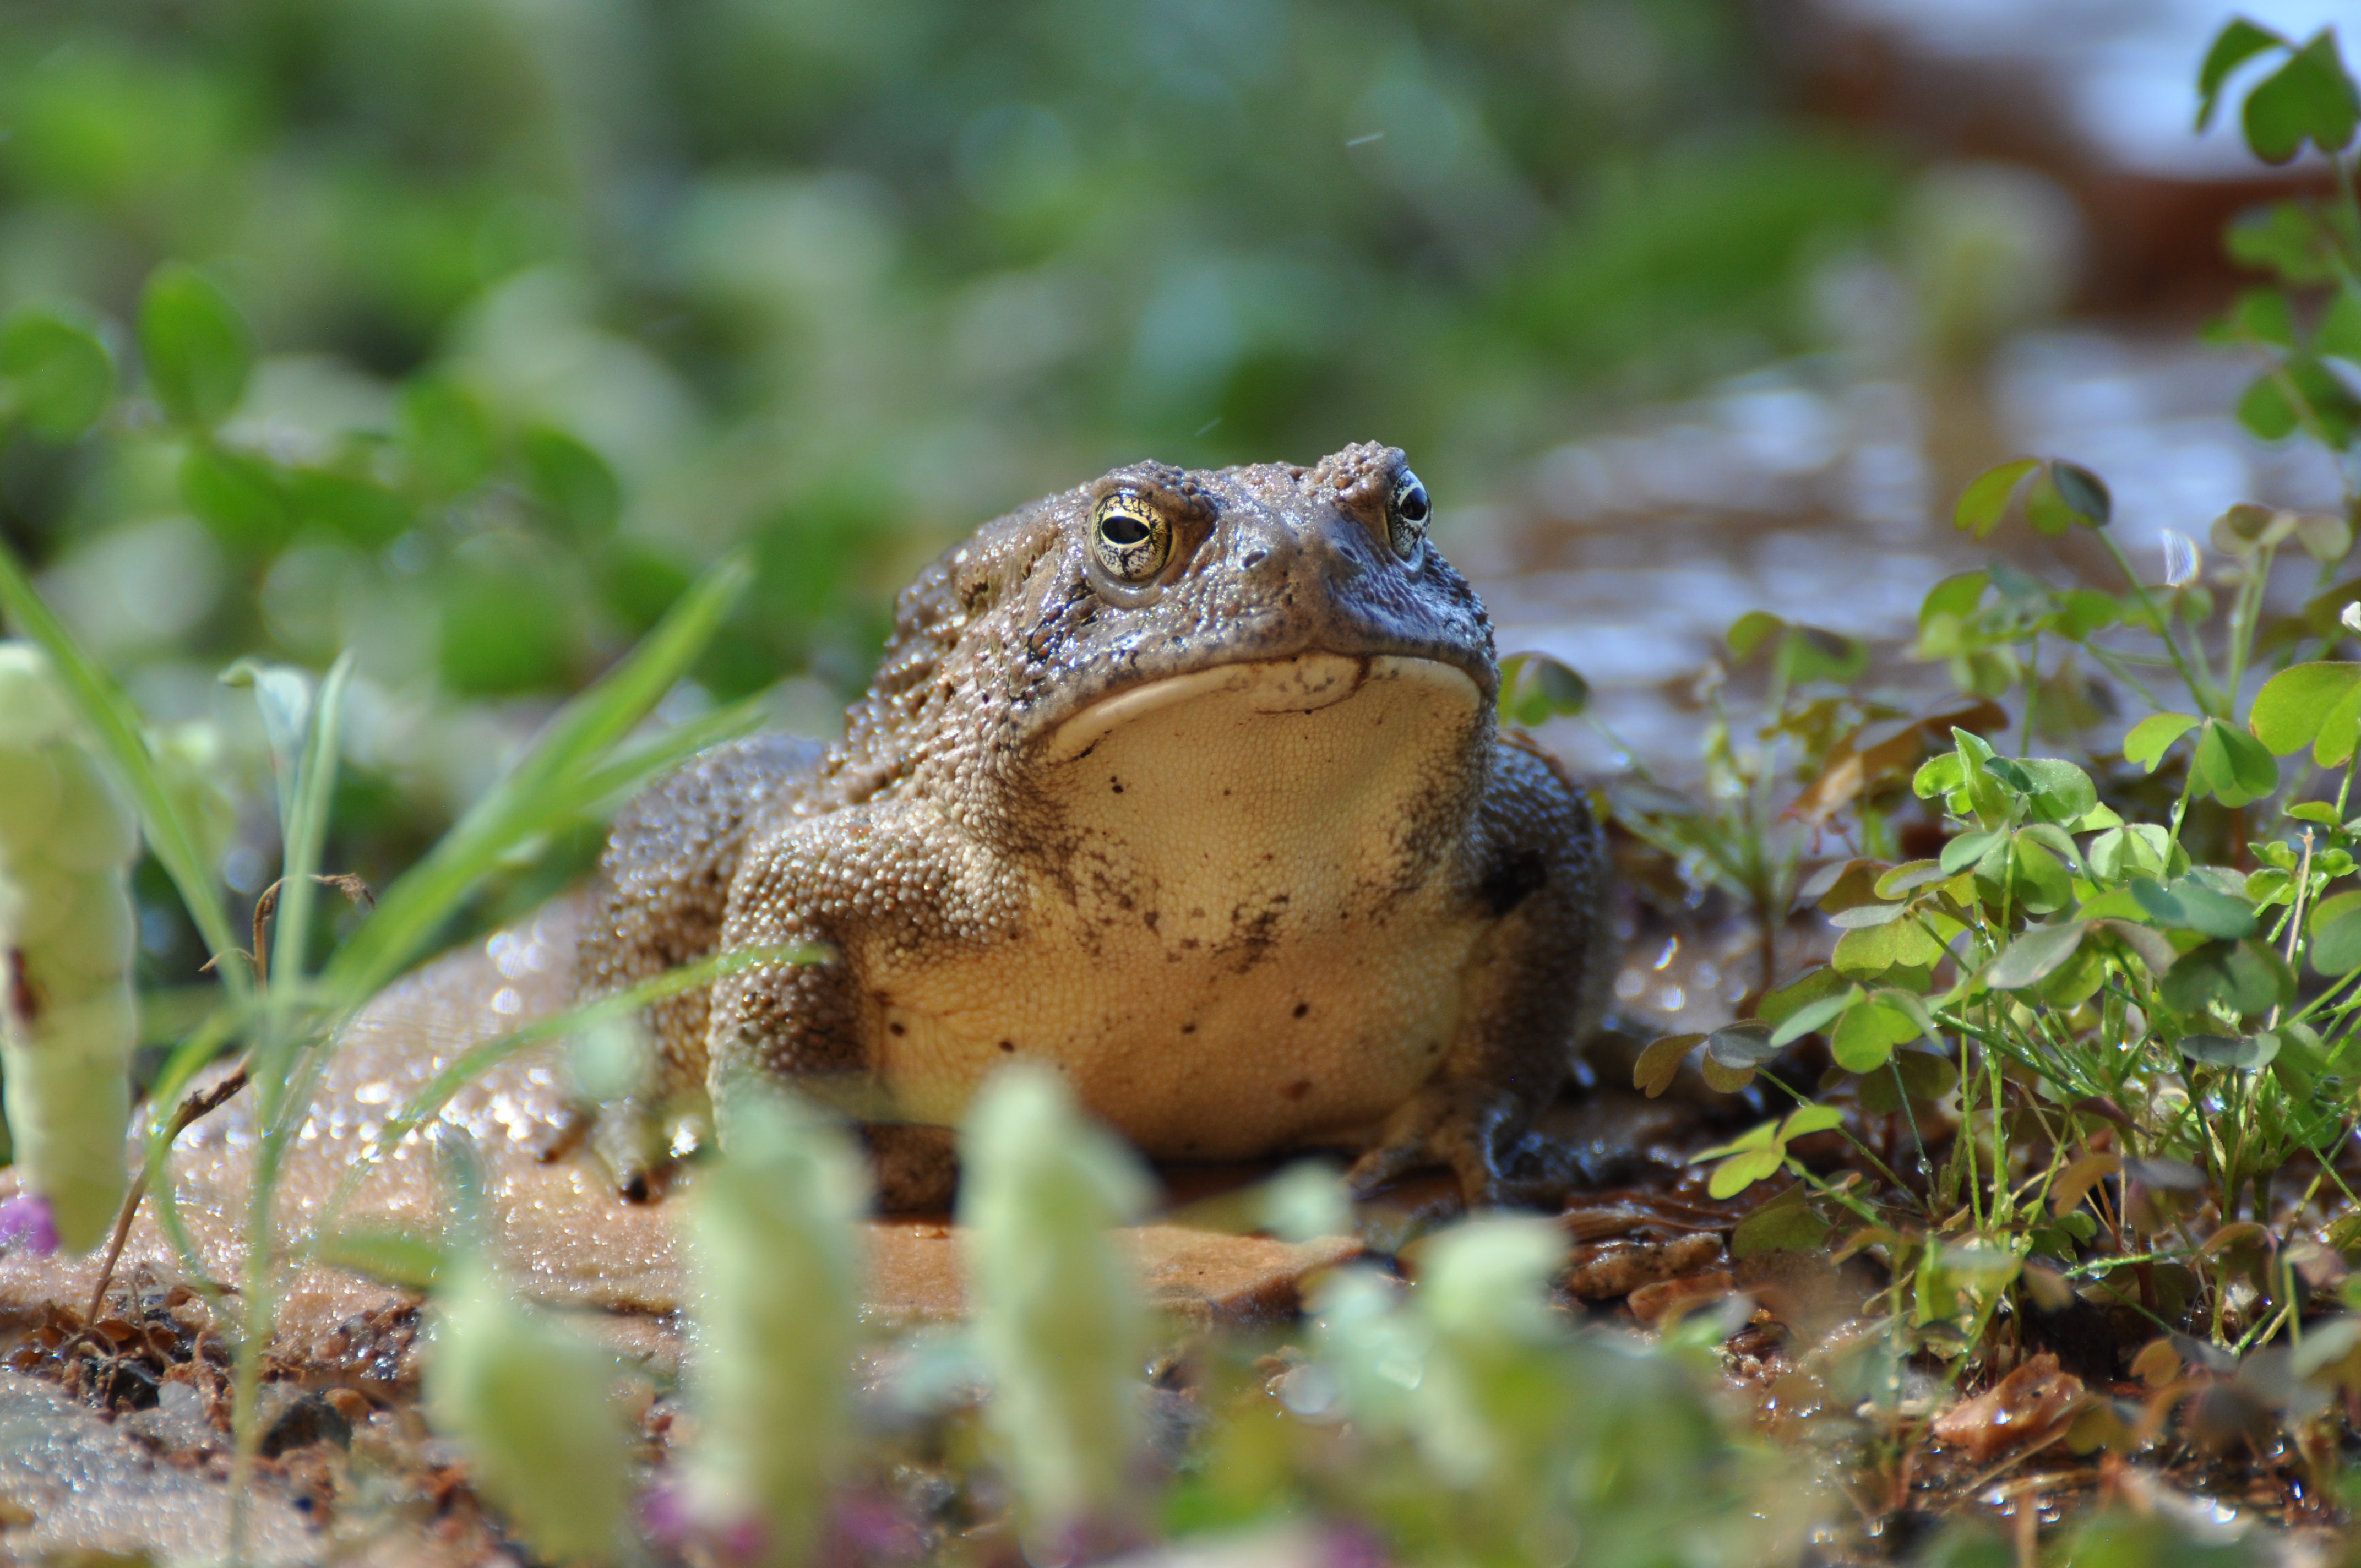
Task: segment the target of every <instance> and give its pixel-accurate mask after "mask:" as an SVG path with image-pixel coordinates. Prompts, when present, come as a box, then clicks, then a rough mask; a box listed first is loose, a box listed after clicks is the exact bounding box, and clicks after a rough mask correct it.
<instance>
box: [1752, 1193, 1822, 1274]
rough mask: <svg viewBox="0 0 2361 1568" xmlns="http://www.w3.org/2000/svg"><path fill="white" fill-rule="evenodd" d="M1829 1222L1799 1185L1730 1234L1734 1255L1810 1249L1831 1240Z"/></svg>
mask: <svg viewBox="0 0 2361 1568" xmlns="http://www.w3.org/2000/svg"><path fill="white" fill-rule="evenodd" d="M1827 1239H1828V1222H1827V1221H1826V1220H1824V1219H1822V1218H1820V1216H1819V1213H1818V1212H1817V1210H1815V1209H1814V1208H1813V1207H1812V1205H1811V1203H1810V1201H1808V1194H1807V1193H1806V1190H1805V1189H1804V1188H1803V1187H1802V1186H1801V1185H1800V1184H1799V1185H1797V1186H1794V1187H1790V1188H1788V1189H1787V1190H1785V1191H1784V1192H1782V1193H1780V1194H1779V1195H1778V1196H1777V1197H1776V1198H1773V1199H1772V1200H1771V1201H1769V1202H1766V1203H1764V1204H1763V1205H1761V1206H1760V1207H1758V1208H1756V1209H1755V1210H1754V1211H1753V1212H1751V1213H1749V1214H1748V1215H1747V1216H1746V1218H1744V1219H1742V1220H1741V1221H1739V1222H1738V1226H1737V1228H1736V1229H1735V1230H1733V1231H1731V1232H1730V1254H1731V1255H1733V1256H1736V1257H1756V1256H1759V1255H1763V1254H1764V1253H1773V1252H1809V1251H1811V1250H1812V1249H1813V1248H1814V1247H1817V1246H1818V1245H1820V1244H1821V1243H1822V1242H1823V1241H1826V1240H1827Z"/></svg>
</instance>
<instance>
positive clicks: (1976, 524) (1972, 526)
mask: <svg viewBox="0 0 2361 1568" xmlns="http://www.w3.org/2000/svg"><path fill="white" fill-rule="evenodd" d="M2039 466H2041V460H2040V459H2039V458H2037V457H2019V458H2017V459H2016V460H2015V461H2014V462H2011V463H2003V464H2001V465H2000V466H1997V467H1993V468H1987V469H1985V470H1984V471H1983V472H1982V473H1981V474H1979V475H1977V476H1976V477H1975V478H1974V479H1973V480H1971V482H1970V483H1969V485H1968V488H1966V489H1964V490H1962V491H1960V503H1959V505H1958V506H1956V507H1954V508H1953V509H1952V510H1951V526H1952V527H1954V528H1957V529H1959V530H1960V531H1962V532H1972V533H1973V534H1974V535H1975V536H1976V537H1977V538H1979V539H1982V538H1983V537H1984V536H1985V535H1986V534H1988V533H1990V532H1992V531H1993V529H1994V528H1996V527H1998V526H1999V525H2000V520H2001V517H2002V514H2004V513H2005V512H2006V511H2007V510H2008V498H2009V497H2011V496H2013V495H2015V493H2016V487H2017V483H2018V481H2020V480H2022V479H2023V478H2024V477H2026V475H2027V474H2030V473H2032V472H2033V471H2034V470H2035V469H2036V468H2038V467H2039Z"/></svg>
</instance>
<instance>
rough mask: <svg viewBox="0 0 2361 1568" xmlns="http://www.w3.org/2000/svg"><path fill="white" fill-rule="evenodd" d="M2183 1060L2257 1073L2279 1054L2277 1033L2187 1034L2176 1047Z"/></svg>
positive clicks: (2206, 1065)
mask: <svg viewBox="0 0 2361 1568" xmlns="http://www.w3.org/2000/svg"><path fill="white" fill-rule="evenodd" d="M2174 1048H2176V1049H2177V1050H2179V1051H2180V1055H2181V1057H2182V1058H2183V1059H2184V1060H2188V1061H2193V1062H2196V1063H2199V1064H2200V1065H2202V1066H2204V1067H2211V1068H2220V1069H2224V1070H2235V1071H2238V1072H2258V1071H2260V1070H2261V1069H2264V1068H2267V1067H2268V1066H2270V1065H2271V1059H2272V1058H2274V1057H2276V1056H2278V1055H2279V1036H2276V1035H2244V1036H2236V1037H2235V1038H2234V1037H2232V1036H2228V1035H2184V1036H2181V1037H2180V1040H2179V1041H2178V1042H2176V1044H2175V1047H2174Z"/></svg>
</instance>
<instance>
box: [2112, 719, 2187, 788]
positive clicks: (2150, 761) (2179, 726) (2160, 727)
mask: <svg viewBox="0 0 2361 1568" xmlns="http://www.w3.org/2000/svg"><path fill="white" fill-rule="evenodd" d="M2199 723H2200V720H2198V719H2197V718H2192V717H2191V716H2190V715H2189V714H2186V713H2151V714H2149V715H2148V716H2147V718H2143V719H2141V720H2140V721H2139V722H2138V723H2137V724H2135V725H2133V726H2132V729H2131V733H2130V734H2128V735H2126V736H2125V737H2124V761H2125V762H2137V763H2138V764H2140V766H2141V768H2143V769H2144V770H2145V771H2147V772H2148V773H2154V772H2156V765H2157V764H2158V762H2162V761H2164V753H2165V752H2166V751H2167V750H2169V748H2170V747H2171V745H2172V743H2173V742H2174V741H2175V740H2180V738H2181V737H2182V736H2183V735H2186V734H2188V733H2189V732H2190V731H2191V730H2192V729H2196V728H2197V726H2198V724H2199Z"/></svg>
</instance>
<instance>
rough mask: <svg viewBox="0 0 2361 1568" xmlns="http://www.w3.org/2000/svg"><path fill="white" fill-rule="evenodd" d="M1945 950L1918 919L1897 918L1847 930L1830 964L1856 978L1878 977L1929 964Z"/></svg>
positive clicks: (1871, 978)
mask: <svg viewBox="0 0 2361 1568" xmlns="http://www.w3.org/2000/svg"><path fill="white" fill-rule="evenodd" d="M1896 907H1899V906H1898V905H1897V906H1896ZM1943 953H1944V948H1943V945H1942V944H1941V943H1940V942H1938V941H1937V940H1935V938H1933V937H1931V936H1929V935H1927V928H1926V927H1924V926H1922V925H1920V924H1919V923H1918V922H1917V921H1916V920H1894V921H1889V922H1887V923H1886V924H1884V925H1882V926H1869V927H1860V928H1858V929H1855V930H1850V931H1847V932H1846V933H1845V934H1844V935H1843V936H1841V937H1839V938H1837V946H1836V951H1835V952H1834V953H1832V954H1830V955H1829V958H1828V965H1829V967H1830V968H1832V969H1834V970H1837V971H1838V972H1839V973H1840V974H1845V975H1849V976H1850V977H1852V978H1853V979H1855V980H1874V979H1876V978H1877V977H1878V976H1880V975H1883V974H1884V973H1885V972H1886V971H1888V970H1894V969H1926V968H1928V967H1930V966H1931V965H1933V963H1934V962H1935V960H1936V959H1939V958H1941V957H1942V956H1943Z"/></svg>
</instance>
